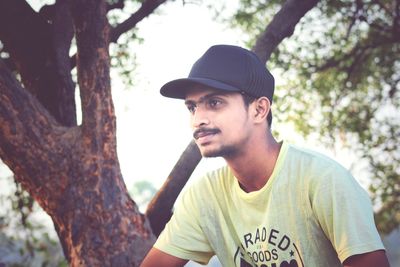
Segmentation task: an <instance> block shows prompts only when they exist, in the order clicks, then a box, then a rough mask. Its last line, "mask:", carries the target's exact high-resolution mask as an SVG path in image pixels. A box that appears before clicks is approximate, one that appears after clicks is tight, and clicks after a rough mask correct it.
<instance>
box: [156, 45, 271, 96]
mask: <svg viewBox="0 0 400 267" xmlns="http://www.w3.org/2000/svg"><path fill="white" fill-rule="evenodd" d="M274 83H275V82H274V77H273V76H272V74H271V73H270V72H269V71H268V69H267V68H266V66H265V64H263V63H262V62H261V60H260V59H259V58H258V57H257V55H256V54H254V53H253V52H251V51H249V50H247V49H244V48H242V47H239V46H233V45H215V46H212V47H210V48H209V49H208V50H207V51H206V52H205V53H204V55H202V56H201V57H200V58H199V59H198V60H197V61H196V63H194V65H193V67H192V69H191V71H190V73H189V76H188V78H183V79H177V80H173V81H170V82H168V83H166V84H165V85H164V86H162V87H161V89H160V93H161V95H163V96H166V97H171V98H178V99H185V97H186V93H187V90H189V89H191V88H193V86H194V85H198V84H201V85H205V86H209V87H212V88H215V89H219V90H224V91H230V92H241V93H245V94H247V95H250V96H253V97H257V98H258V97H262V96H265V97H267V98H268V99H269V101H270V102H271V103H272V97H273V95H274Z"/></svg>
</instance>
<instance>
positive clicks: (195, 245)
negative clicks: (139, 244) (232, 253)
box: [154, 188, 214, 264]
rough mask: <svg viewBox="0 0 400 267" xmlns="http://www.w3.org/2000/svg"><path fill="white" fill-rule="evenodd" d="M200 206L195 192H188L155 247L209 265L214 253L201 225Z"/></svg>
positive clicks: (189, 190) (180, 200)
mask: <svg viewBox="0 0 400 267" xmlns="http://www.w3.org/2000/svg"><path fill="white" fill-rule="evenodd" d="M200 204H201V203H198V199H197V198H196V194H195V193H194V192H193V190H192V189H190V188H189V189H188V190H186V191H185V192H184V193H183V195H182V197H181V198H180V199H178V202H177V203H176V205H175V210H174V213H173V215H172V218H171V220H170V221H169V222H168V223H167V225H166V226H165V229H164V231H163V232H162V233H161V234H160V236H159V237H158V239H157V241H156V243H155V244H154V247H156V248H157V249H159V250H161V251H163V252H165V253H168V254H170V255H173V256H176V257H179V258H182V259H187V260H193V261H196V262H198V263H201V264H207V263H208V262H209V260H210V258H211V257H212V256H213V255H214V252H213V250H212V248H211V247H210V244H209V242H208V240H207V238H206V236H205V235H204V233H203V230H202V228H201V225H200V218H199V208H198V205H200Z"/></svg>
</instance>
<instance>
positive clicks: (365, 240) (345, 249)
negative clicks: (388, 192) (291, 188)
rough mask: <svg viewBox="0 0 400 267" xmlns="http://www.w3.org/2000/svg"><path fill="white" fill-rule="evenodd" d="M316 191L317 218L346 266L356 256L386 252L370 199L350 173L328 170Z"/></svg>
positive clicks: (314, 203) (315, 208)
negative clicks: (377, 251)
mask: <svg viewBox="0 0 400 267" xmlns="http://www.w3.org/2000/svg"><path fill="white" fill-rule="evenodd" d="M313 191H314V192H313V195H312V199H311V201H312V206H313V211H314V214H315V216H316V217H317V220H318V221H319V223H320V225H321V228H322V229H323V231H324V232H325V234H326V236H327V237H328V239H329V240H330V241H331V243H332V245H333V247H334V248H335V249H336V252H337V254H338V257H339V259H340V261H341V262H342V263H343V261H344V260H346V259H347V258H348V257H350V256H352V255H356V254H362V253H367V252H372V251H376V250H382V249H384V247H383V244H382V241H381V239H380V236H379V234H378V231H377V229H376V226H375V222H374V216H373V210H372V205H371V201H370V199H369V196H368V194H367V193H366V191H365V190H364V189H363V188H362V187H361V186H360V185H359V184H358V182H357V181H356V180H355V179H354V178H353V177H352V175H351V174H350V173H349V172H348V171H346V170H345V169H341V168H340V167H338V168H336V169H333V170H330V169H328V170H326V171H325V172H324V174H322V175H321V176H320V177H319V178H318V179H317V181H316V182H315V187H314V190H313Z"/></svg>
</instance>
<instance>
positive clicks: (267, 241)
mask: <svg viewBox="0 0 400 267" xmlns="http://www.w3.org/2000/svg"><path fill="white" fill-rule="evenodd" d="M241 242H242V243H241V244H240V246H238V247H237V249H236V251H235V253H234V259H233V261H234V263H235V266H237V267H250V266H252V267H304V263H303V260H302V257H301V255H300V253H299V250H298V248H297V247H296V244H295V243H294V242H293V241H292V240H291V239H290V237H289V236H288V235H286V234H285V233H282V232H280V231H279V230H276V229H273V228H271V229H267V228H266V227H260V228H257V229H256V230H255V231H254V232H251V233H246V234H244V235H243V237H242V240H241Z"/></svg>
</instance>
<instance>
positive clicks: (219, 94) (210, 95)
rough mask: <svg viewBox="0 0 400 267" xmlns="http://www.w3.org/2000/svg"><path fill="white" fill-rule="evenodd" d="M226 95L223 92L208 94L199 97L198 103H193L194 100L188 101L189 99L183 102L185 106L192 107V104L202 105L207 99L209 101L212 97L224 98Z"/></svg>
mask: <svg viewBox="0 0 400 267" xmlns="http://www.w3.org/2000/svg"><path fill="white" fill-rule="evenodd" d="M226 95H228V93H225V92H215V93H210V94H207V95H205V96H202V97H200V99H199V101H197V102H196V101H194V100H190V99H188V100H185V105H193V104H196V103H203V102H204V101H206V100H208V99H210V98H212V97H215V96H226Z"/></svg>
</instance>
